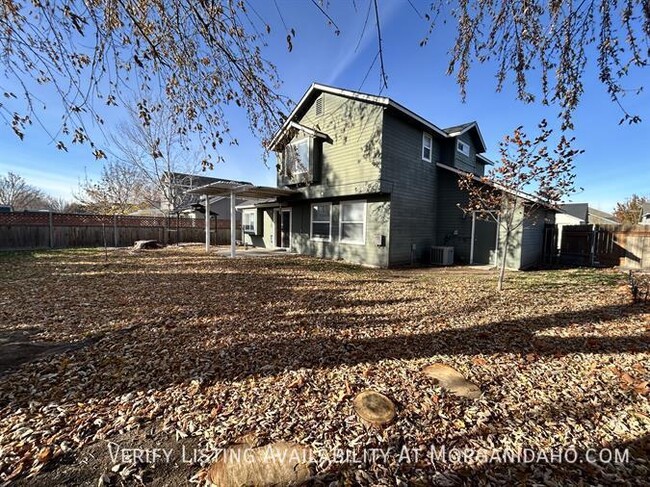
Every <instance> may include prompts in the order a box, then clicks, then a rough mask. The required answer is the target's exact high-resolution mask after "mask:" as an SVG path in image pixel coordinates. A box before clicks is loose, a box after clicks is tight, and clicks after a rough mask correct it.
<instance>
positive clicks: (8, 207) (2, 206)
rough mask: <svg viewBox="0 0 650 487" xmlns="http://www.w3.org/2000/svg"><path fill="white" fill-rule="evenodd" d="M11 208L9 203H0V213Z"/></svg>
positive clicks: (11, 209) (9, 211)
mask: <svg viewBox="0 0 650 487" xmlns="http://www.w3.org/2000/svg"><path fill="white" fill-rule="evenodd" d="M12 211H13V208H12V207H11V206H9V205H0V213H11V212H12Z"/></svg>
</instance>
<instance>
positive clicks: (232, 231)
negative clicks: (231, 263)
mask: <svg viewBox="0 0 650 487" xmlns="http://www.w3.org/2000/svg"><path fill="white" fill-rule="evenodd" d="M236 223H237V210H235V192H234V191H231V192H230V257H234V256H235V253H236V252H237V242H236V239H237V235H236V234H235V232H236V231H237V228H236V227H237V226H236Z"/></svg>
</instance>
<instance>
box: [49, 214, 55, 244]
mask: <svg viewBox="0 0 650 487" xmlns="http://www.w3.org/2000/svg"><path fill="white" fill-rule="evenodd" d="M48 213H49V220H48V224H49V225H48V226H49V230H50V248H51V249H53V248H54V217H53V216H52V210H50V211H49V212H48Z"/></svg>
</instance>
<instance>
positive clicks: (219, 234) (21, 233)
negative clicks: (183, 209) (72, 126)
mask: <svg viewBox="0 0 650 487" xmlns="http://www.w3.org/2000/svg"><path fill="white" fill-rule="evenodd" d="M210 228H211V242H212V244H213V245H215V244H219V245H221V244H228V243H230V220H219V219H216V220H215V218H214V217H213V218H212V219H211V222H210ZM136 240H158V241H159V242H162V243H165V244H176V243H181V242H204V241H205V220H203V219H194V218H177V217H149V216H124V215H83V214H73V213H50V212H42V211H39V212H20V213H0V250H11V249H35V248H66V247H95V246H103V245H107V246H109V247H123V246H130V245H133V242H135V241H136Z"/></svg>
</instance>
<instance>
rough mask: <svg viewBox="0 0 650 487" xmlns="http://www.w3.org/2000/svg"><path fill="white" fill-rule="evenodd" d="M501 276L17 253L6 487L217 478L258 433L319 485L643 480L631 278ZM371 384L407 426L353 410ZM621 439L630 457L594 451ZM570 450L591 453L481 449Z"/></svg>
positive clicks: (1, 268) (646, 355)
mask: <svg viewBox="0 0 650 487" xmlns="http://www.w3.org/2000/svg"><path fill="white" fill-rule="evenodd" d="M494 279H495V277H494V275H493V274H492V273H489V272H484V271H474V270H467V269H465V270H463V269H461V270H457V269H454V270H440V269H419V270H370V269H364V268H360V267H356V266H352V265H346V264H341V263H334V262H331V261H323V260H318V259H311V258H305V257H297V256H291V255H280V256H271V257H248V258H241V259H235V260H231V259H228V258H225V257H221V256H217V255H205V254H204V253H202V252H201V251H200V249H199V248H197V247H186V248H168V249H164V250H159V251H143V252H139V253H132V252H130V251H127V250H115V251H111V252H109V253H108V259H107V261H106V260H105V255H104V253H103V252H102V251H98V250H76V251H74V250H68V251H61V252H45V251H44V252H35V253H23V254H6V255H0V285H1V293H0V359H1V361H0V485H1V484H2V483H13V482H15V483H17V484H18V485H30V486H31V485H98V482H99V484H100V485H101V484H113V485H136V484H140V483H144V484H150V485H184V484H185V485H188V484H191V483H194V484H202V483H205V479H206V476H207V469H208V466H209V465H210V463H211V462H212V461H213V460H214V458H211V455H210V454H209V452H213V451H216V450H215V449H217V448H223V447H228V446H229V445H231V444H232V443H233V442H235V440H236V439H237V438H241V437H242V436H244V435H247V436H248V437H249V438H254V441H255V443H256V444H257V445H265V444H270V443H272V442H275V441H286V442H295V443H298V444H299V445H304V446H306V447H309V448H310V449H311V450H312V451H313V452H315V458H314V461H313V464H312V465H310V466H309V468H310V471H311V472H312V474H313V479H312V483H315V484H325V485H328V484H330V483H331V482H333V481H340V482H341V485H358V484H362V485H378V484H381V485H395V484H397V485H407V484H419V485H430V484H438V485H457V484H463V483H472V484H481V483H482V484H495V483H503V484H507V485H512V484H521V483H527V482H530V483H535V482H537V483H546V484H547V485H571V484H576V485H577V484H580V482H583V483H584V482H585V481H586V483H602V484H611V483H615V482H617V481H627V482H630V483H635V482H636V483H638V484H642V483H643V482H645V481H646V480H647V478H648V476H649V475H650V470H649V468H650V465H649V463H648V431H650V406H649V404H648V399H649V395H648V394H649V389H648V382H647V381H648V380H650V365H649V364H650V360H649V359H650V341H649V336H648V333H649V330H650V310H649V309H648V308H647V307H646V306H645V305H643V304H632V303H631V298H630V294H629V290H628V289H627V286H626V285H625V279H624V276H623V275H622V274H620V273H617V272H615V271H598V270H561V271H548V272H532V273H517V274H512V275H510V276H509V278H508V281H507V283H506V287H507V289H508V290H507V291H506V292H504V293H502V294H497V293H495V292H494V290H493V288H494ZM434 363H443V364H447V365H449V366H452V367H454V368H455V369H457V370H458V371H460V372H461V373H462V374H464V376H465V377H467V378H468V379H469V380H471V381H472V382H473V383H474V384H476V385H478V386H479V388H480V391H481V395H480V396H479V397H478V398H474V399H470V398H462V397H457V396H455V395H452V394H449V393H448V392H446V391H445V390H444V389H442V388H441V387H440V385H439V384H436V383H435V381H433V380H432V379H431V378H430V377H429V376H427V375H426V374H424V373H423V369H424V368H425V367H427V366H429V365H431V364H434ZM365 390H373V391H376V392H379V393H381V394H384V395H385V396H386V397H388V398H390V400H391V401H393V403H394V404H395V407H396V414H395V418H394V420H392V422H391V423H390V424H389V425H387V426H385V427H383V428H373V427H368V426H367V425H364V424H363V423H362V422H361V421H360V420H359V417H358V416H357V415H355V411H354V406H353V402H354V398H355V396H356V395H357V394H359V393H360V392H362V391H365ZM605 447H607V448H619V449H620V450H621V451H623V450H624V449H627V450H628V451H629V457H628V458H626V459H625V460H626V461H624V462H619V463H614V462H607V461H585V455H586V453H587V452H590V451H596V452H598V451H599V450H600V449H601V448H605ZM128 448H140V449H142V450H144V451H146V452H151V451H155V448H160V449H161V450H162V451H164V452H169V455H168V457H165V456H164V455H161V456H160V457H157V458H156V457H151V456H143V457H140V458H138V459H137V460H136V461H132V462H129V461H124V460H129V457H128V455H126V457H125V456H124V455H123V454H124V452H125V451H126V452H127V453H128V452H129V450H127V449H128ZM568 448H574V449H575V450H576V452H577V454H578V462H577V463H571V462H565V461H552V458H550V457H549V460H548V461H541V462H537V461H535V462H522V461H509V462H508V461H485V456H484V455H485V453H486V452H487V453H490V452H492V453H494V452H497V453H498V452H502V453H503V452H515V451H519V450H522V449H531V450H533V451H536V452H548V453H549V454H550V453H552V452H561V451H563V449H564V450H566V449H568ZM452 449H456V450H457V451H462V452H464V456H463V457H462V458H460V459H459V458H458V457H454V456H450V455H448V454H447V455H445V452H447V453H449V452H450V451H452ZM373 451H375V452H376V454H374V455H373V454H368V452H373ZM432 451H435V452H436V454H437V456H432V455H431V452H432ZM197 452H202V453H203V454H196V453H197ZM333 452H338V453H337V454H338V455H339V456H340V458H338V457H337V458H334V457H333V456H332V454H333ZM340 452H345V455H344V456H341V453H340ZM380 452H381V454H379V453H380ZM386 452H388V453H387V454H386ZM418 452H419V454H418ZM471 452H482V454H479V453H475V454H472V453H471ZM400 453H401V455H400ZM405 453H408V455H407V456H404V454H405ZM482 455H483V456H482ZM596 455H597V453H596ZM497 457H498V455H497ZM501 459H502V457H501ZM589 459H590V460H594V459H596V460H597V458H595V457H593V455H592V456H591V457H590V458H589ZM131 460H132V458H131ZM459 460H462V461H459ZM580 460H582V461H580ZM604 460H607V459H606V458H605V459H604ZM468 479H471V482H470V481H469V480H468ZM644 479H645V480H644Z"/></svg>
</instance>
